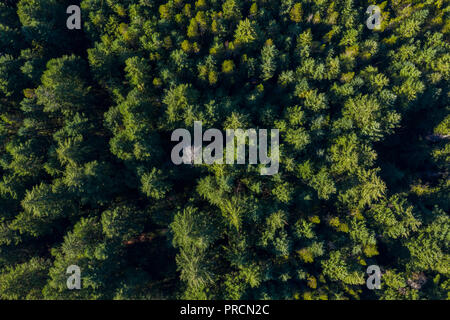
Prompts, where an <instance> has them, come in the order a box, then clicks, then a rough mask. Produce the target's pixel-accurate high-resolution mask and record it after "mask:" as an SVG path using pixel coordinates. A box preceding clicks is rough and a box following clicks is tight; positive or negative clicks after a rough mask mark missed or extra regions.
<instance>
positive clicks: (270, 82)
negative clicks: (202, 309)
mask: <svg viewBox="0 0 450 320" xmlns="http://www.w3.org/2000/svg"><path fill="white" fill-rule="evenodd" d="M73 4H78V5H80V7H81V10H82V30H68V29H67V27H66V19H67V17H68V15H67V14H66V8H67V7H68V6H69V5H73ZM371 4H376V5H378V6H379V7H380V9H381V13H382V23H381V28H380V29H379V30H370V29H369V28H367V26H366V20H367V18H368V16H369V15H367V14H366V9H367V7H368V6H369V5H371ZM449 12H450V6H449V3H448V1H444V0H437V1H436V0H420V1H419V0H396V1H384V2H381V3H375V2H374V1H357V0H334V1H331V0H281V1H278V0H251V1H244V0H226V1H223V0H197V1H192V0H169V1H167V0H122V1H119V0H82V1H78V2H77V1H73V0H20V1H10V0H8V1H3V2H2V3H0V175H1V179H0V298H2V299H158V298H172V299H184V298H187V299H448V298H449V292H450V280H449V274H450V255H449V244H450V220H449V216H448V212H449V207H450V201H449V200H450V199H449V194H450V180H449V163H450V144H449V143H448V140H449V135H450V116H449V106H450V105H449V92H450V91H449V82H448V80H449V78H450V50H449V49H450V43H449V31H450V19H449ZM194 121H202V123H203V125H204V127H208V128H219V129H235V128H244V129H245V128H277V129H279V130H280V169H279V173H278V174H276V175H273V176H261V175H260V174H259V167H258V166H257V165H234V166H232V165H206V164H202V165H192V166H190V165H181V166H176V165H174V164H172V162H171V161H170V150H171V147H172V143H171V142H170V134H171V132H172V131H173V130H174V129H177V128H186V129H188V130H191V128H193V123H194ZM70 265H78V266H79V267H80V269H81V276H82V289H81V290H68V289H67V286H66V280H67V277H68V275H67V274H66V269H67V267H68V266H70ZM369 265H378V266H379V267H380V268H381V270H382V280H381V289H380V290H369V289H368V288H367V287H366V278H367V274H366V273H365V272H366V269H367V267H368V266H369Z"/></svg>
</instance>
